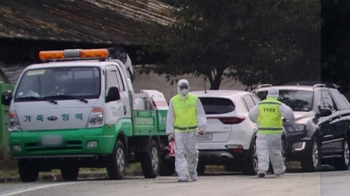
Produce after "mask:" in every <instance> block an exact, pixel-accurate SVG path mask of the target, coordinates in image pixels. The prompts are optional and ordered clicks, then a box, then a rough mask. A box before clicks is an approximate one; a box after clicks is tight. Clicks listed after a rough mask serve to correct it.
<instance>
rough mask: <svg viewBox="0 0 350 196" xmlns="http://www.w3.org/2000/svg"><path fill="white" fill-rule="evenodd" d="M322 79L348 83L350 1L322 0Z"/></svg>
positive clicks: (349, 72)
mask: <svg viewBox="0 0 350 196" xmlns="http://www.w3.org/2000/svg"><path fill="white" fill-rule="evenodd" d="M322 20H323V22H322V31H321V32H322V33H321V35H322V39H321V40H322V49H321V51H322V80H324V81H329V82H333V83H336V84H339V85H349V84H350V77H349V75H350V69H349V66H350V38H349V32H350V23H349V22H350V2H349V1H344V0H341V1H336V0H327V1H326V0H322Z"/></svg>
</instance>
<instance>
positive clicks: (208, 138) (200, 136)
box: [197, 134, 212, 141]
mask: <svg viewBox="0 0 350 196" xmlns="http://www.w3.org/2000/svg"><path fill="white" fill-rule="evenodd" d="M197 139H198V140H199V141H203V140H212V135H211V134H204V135H198V136H197Z"/></svg>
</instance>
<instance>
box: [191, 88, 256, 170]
mask: <svg viewBox="0 0 350 196" xmlns="http://www.w3.org/2000/svg"><path fill="white" fill-rule="evenodd" d="M192 93H194V94H195V95H197V96H198V97H199V99H200V100H201V103H202V104H203V107H204V110H205V113H206V115H207V120H208V121H207V129H206V133H205V135H198V149H199V162H198V167H197V172H198V174H203V173H204V172H205V166H206V165H224V166H225V168H226V170H229V171H231V170H243V173H244V174H246V175H255V174H256V173H257V157H256V154H255V136H256V133H257V125H256V124H255V123H253V122H252V121H251V120H250V119H249V116H248V113H249V110H250V109H251V108H252V107H253V106H254V105H255V104H257V103H258V102H259V101H260V99H259V98H258V97H257V96H256V95H254V94H253V93H251V92H248V91H240V90H206V91H204V90H203V91H193V92H192Z"/></svg>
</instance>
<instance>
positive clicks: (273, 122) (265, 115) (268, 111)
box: [259, 97, 283, 134]
mask: <svg viewBox="0 0 350 196" xmlns="http://www.w3.org/2000/svg"><path fill="white" fill-rule="evenodd" d="M280 106H281V102H279V101H277V99H276V98H273V97H268V98H267V99H265V100H264V101H261V102H260V103H259V133H261V134H276V133H282V132H283V121H282V115H281V112H280Z"/></svg>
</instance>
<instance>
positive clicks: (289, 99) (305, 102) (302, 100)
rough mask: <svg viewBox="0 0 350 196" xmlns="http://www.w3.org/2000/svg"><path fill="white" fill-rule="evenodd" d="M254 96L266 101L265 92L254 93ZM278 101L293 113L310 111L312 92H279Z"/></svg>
mask: <svg viewBox="0 0 350 196" xmlns="http://www.w3.org/2000/svg"><path fill="white" fill-rule="evenodd" d="M255 94H256V95H257V96H258V97H259V98H260V99H261V100H264V99H266V95H267V90H264V91H256V92H255ZM278 100H279V101H281V102H282V103H284V104H286V105H288V106H289V107H290V108H292V110H293V111H303V112H305V111H311V110H312V104H313V101H312V100H313V92H312V91H305V90H294V89H292V90H282V89H280V90H279V97H278Z"/></svg>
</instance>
